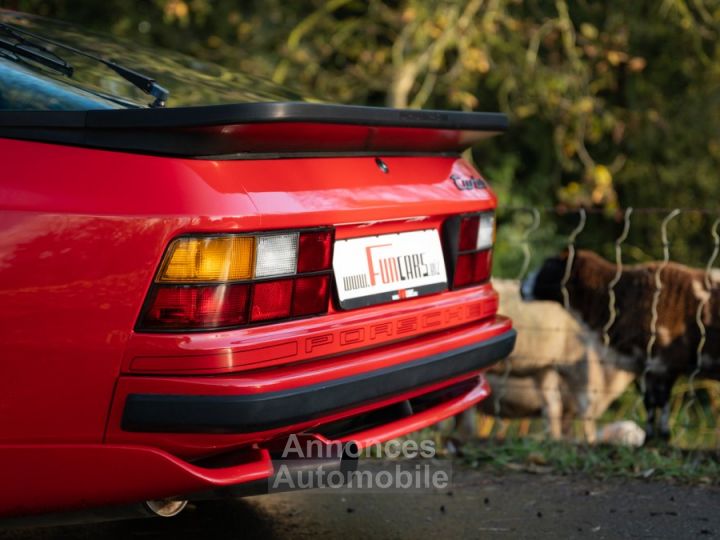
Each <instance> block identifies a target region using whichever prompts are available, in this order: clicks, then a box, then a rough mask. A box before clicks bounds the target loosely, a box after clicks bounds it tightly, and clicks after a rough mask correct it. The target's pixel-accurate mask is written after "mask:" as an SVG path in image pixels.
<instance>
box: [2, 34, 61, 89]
mask: <svg viewBox="0 0 720 540" xmlns="http://www.w3.org/2000/svg"><path fill="white" fill-rule="evenodd" d="M0 27H2V29H3V30H4V31H5V32H6V33H7V34H9V35H10V36H11V38H12V39H7V38H5V37H2V36H0V49H2V50H3V51H4V52H9V53H12V56H14V57H15V58H29V59H30V60H32V61H33V62H37V63H38V64H42V65H43V66H45V67H49V68H51V69H54V70H55V71H59V72H60V73H62V74H64V75H67V76H68V77H72V74H73V67H72V65H70V63H68V62H66V61H65V60H63V59H62V58H60V57H59V56H58V55H57V54H55V53H53V52H52V51H50V50H48V49H46V48H45V47H43V46H42V45H38V44H35V43H31V42H29V41H28V40H26V39H25V38H24V37H22V36H21V35H20V34H18V33H17V32H14V31H13V30H12V29H10V28H6V27H5V25H3V24H2V23H0ZM5 56H8V57H11V56H10V55H5Z"/></svg>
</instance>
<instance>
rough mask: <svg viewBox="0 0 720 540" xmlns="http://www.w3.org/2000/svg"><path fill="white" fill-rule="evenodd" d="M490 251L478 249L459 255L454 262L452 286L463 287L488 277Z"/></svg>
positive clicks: (490, 259) (490, 264) (490, 261)
mask: <svg viewBox="0 0 720 540" xmlns="http://www.w3.org/2000/svg"><path fill="white" fill-rule="evenodd" d="M491 269H492V252H491V251H490V250H486V251H478V252H477V253H466V254H464V255H459V256H458V258H457V263H456V264H455V276H454V278H453V287H464V286H466V285H473V284H476V283H482V282H483V281H487V280H488V279H490V271H491Z"/></svg>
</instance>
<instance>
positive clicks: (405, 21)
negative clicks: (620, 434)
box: [0, 0, 720, 448]
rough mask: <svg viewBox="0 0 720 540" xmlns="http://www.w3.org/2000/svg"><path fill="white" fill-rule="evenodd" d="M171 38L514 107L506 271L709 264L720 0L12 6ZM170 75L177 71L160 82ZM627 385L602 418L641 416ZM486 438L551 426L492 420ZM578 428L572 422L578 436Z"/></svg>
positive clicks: (255, 64) (680, 424) (250, 69)
mask: <svg viewBox="0 0 720 540" xmlns="http://www.w3.org/2000/svg"><path fill="white" fill-rule="evenodd" d="M0 5H2V6H3V7H6V8H10V9H17V10H21V11H27V12H30V13H35V14H38V15H42V16H47V17H52V18H58V19H62V20H65V21H69V22H72V23H76V24H77V25H78V26H80V27H81V28H83V29H88V30H93V31H100V32H105V33H111V34H113V35H115V36H117V37H119V38H124V39H127V40H129V41H132V42H134V43H141V44H150V45H154V46H160V47H164V48H167V49H171V50H173V51H178V52H183V53H187V54H190V55H192V56H195V57H198V58H201V59H203V60H207V61H211V62H215V63H218V64H220V65H222V66H225V67H226V68H228V69H230V70H233V71H240V72H244V73H246V74H250V75H253V76H260V77H264V78H267V79H270V80H272V81H274V82H276V83H278V84H281V85H285V86H288V87H290V88H294V89H297V90H298V91H299V92H300V93H301V94H303V95H308V96H315V97H316V98H318V99H321V100H324V101H332V102H341V103H355V104H367V105H387V106H394V107H411V108H435V109H455V110H465V111H501V112H503V113H506V114H507V115H508V116H509V117H510V125H511V127H510V130H509V131H508V133H506V134H505V135H503V136H500V137H496V138H495V139H493V140H490V141H488V142H485V143H483V144H481V145H479V146H478V147H477V148H475V149H473V150H472V154H468V155H467V157H468V158H469V159H472V160H473V162H474V163H475V164H476V166H477V167H478V169H479V170H480V171H481V173H482V174H483V175H484V176H485V177H486V178H488V179H489V180H490V182H491V184H492V186H493V187H494V189H495V190H496V192H497V194H498V196H499V198H500V209H499V211H498V219H499V231H498V245H497V250H496V258H495V261H494V273H495V275H496V276H497V277H500V278H515V279H517V278H521V277H523V275H525V273H526V272H527V270H528V269H530V268H533V267H534V266H536V265H537V264H538V263H539V262H540V261H541V260H542V259H543V258H544V257H545V256H547V255H549V254H551V253H555V252H557V251H558V250H559V249H561V248H563V247H564V246H565V245H567V243H568V241H569V239H570V236H571V233H572V231H573V230H574V229H576V227H577V226H578V225H579V224H580V222H581V219H580V213H579V209H580V208H584V209H586V211H587V222H586V223H585V224H584V227H582V230H581V231H580V230H579V229H578V230H576V232H577V233H578V234H577V238H576V244H577V246H578V247H581V248H588V249H593V250H595V251H598V252H600V253H602V254H603V255H604V256H605V257H607V258H609V259H611V260H614V258H615V243H616V240H617V239H618V237H620V236H621V233H622V231H623V228H624V226H625V225H626V222H625V221H624V219H623V218H624V216H625V215H626V212H625V211H626V209H627V208H629V207H632V208H634V209H635V211H634V213H633V214H632V217H631V220H630V222H629V224H628V225H629V228H628V231H627V233H628V234H627V239H626V240H625V241H624V242H623V243H622V246H621V249H622V258H623V261H624V262H625V263H632V262H642V261H648V260H657V259H661V258H662V257H663V242H662V238H661V230H660V227H661V222H662V220H663V219H664V218H665V217H666V216H667V215H668V213H669V212H670V211H671V210H672V209H674V208H681V209H682V212H681V213H680V215H679V216H677V217H676V218H674V219H673V220H672V222H671V223H669V224H668V230H667V234H668V241H669V249H670V258H671V259H672V260H676V261H679V262H683V263H685V264H688V265H691V266H695V267H705V266H706V264H707V263H708V261H710V260H711V258H712V255H713V250H714V248H715V239H714V237H713V234H712V227H713V224H714V223H715V220H716V218H717V217H718V212H719V207H718V201H719V200H720V198H719V197H718V195H720V182H719V181H718V169H719V165H720V130H719V126H720V122H719V120H720V107H719V105H720V47H719V41H718V36H719V34H720V1H718V0H635V1H627V0H622V1H621V0H606V1H603V2H591V1H585V0H574V1H572V2H570V1H566V0H527V1H521V0H456V1H450V0H443V1H441V0H405V1H393V0H370V1H360V0H328V1H321V0H295V1H292V2H288V1H283V0H262V1H259V0H258V1H244V2H239V1H237V0H216V1H210V0H141V1H134V2H127V1H125V0H105V1H103V2H96V1H86V0H80V1H79V0H72V1H71V0H57V1H54V2H48V1H43V0H5V1H2V0H0ZM160 82H161V83H162V81H160ZM690 390H695V388H690V387H689V386H688V384H687V382H683V383H682V384H679V385H676V391H675V394H674V400H675V401H674V403H673V418H674V421H673V426H674V428H673V429H674V437H675V442H677V443H678V444H679V445H680V446H684V447H690V448H693V447H703V448H707V447H712V448H716V447H717V445H718V441H719V440H720V439H719V438H718V428H717V426H716V421H715V418H716V417H717V412H718V410H720V386H719V385H718V384H717V383H714V382H707V381H706V382H703V383H702V384H698V386H697V393H694V392H691V393H692V400H689V398H688V392H689V391H690ZM638 399H639V397H638V394H637V392H636V390H635V386H634V384H629V386H628V387H627V390H626V391H625V393H623V394H622V396H620V399H619V400H617V401H615V402H614V403H612V404H611V405H610V406H609V408H608V409H607V410H605V411H603V412H602V415H601V418H600V417H599V418H598V419H602V420H603V422H612V421H615V420H620V419H627V418H633V419H635V420H637V421H638V422H642V421H643V418H644V417H643V414H644V413H643V411H642V407H638V406H637V403H638ZM482 422H483V420H482V418H481V419H480V425H479V428H480V430H481V432H483V433H484V434H485V435H487V436H501V437H506V436H511V435H513V434H519V435H523V436H524V435H527V434H528V433H532V432H533V430H535V431H536V432H542V433H546V432H547V427H543V426H546V424H542V423H538V424H537V426H536V427H535V428H533V426H535V424H527V423H526V424H508V423H505V424H499V423H497V422H496V423H491V425H490V427H488V425H489V424H487V422H486V423H485V424H483V423H482ZM580 430H581V428H580V427H579V426H576V427H575V428H574V430H573V428H571V429H570V431H571V434H572V433H574V434H575V435H576V436H579V433H580Z"/></svg>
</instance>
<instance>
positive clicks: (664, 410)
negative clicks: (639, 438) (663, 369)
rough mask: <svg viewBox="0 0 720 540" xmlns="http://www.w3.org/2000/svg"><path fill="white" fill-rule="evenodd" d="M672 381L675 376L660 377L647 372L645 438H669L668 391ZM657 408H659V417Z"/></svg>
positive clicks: (670, 388)
mask: <svg viewBox="0 0 720 540" xmlns="http://www.w3.org/2000/svg"><path fill="white" fill-rule="evenodd" d="M674 382H675V377H670V376H662V377H660V376H657V375H653V374H651V373H649V374H648V375H647V377H646V386H645V396H644V402H645V409H646V410H647V427H646V429H645V434H646V438H647V439H656V438H657V439H660V440H664V441H667V440H670V392H671V390H672V387H673V383H674ZM658 409H661V414H660V418H659V419H658V417H657V410H658ZM658 420H659V421H658ZM658 424H659V425H658Z"/></svg>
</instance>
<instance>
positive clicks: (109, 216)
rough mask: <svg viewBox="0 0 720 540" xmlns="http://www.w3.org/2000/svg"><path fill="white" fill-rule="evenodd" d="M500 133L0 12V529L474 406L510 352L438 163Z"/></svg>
mask: <svg viewBox="0 0 720 540" xmlns="http://www.w3.org/2000/svg"><path fill="white" fill-rule="evenodd" d="M111 58H112V59H113V60H110V59H111ZM149 74H152V76H150V75H149ZM506 124H507V120H506V118H505V117H504V116H503V115H501V114H495V113H464V112H446V111H420V110H394V109H387V108H373V107H359V106H339V105H330V104H324V103H320V102H317V101H312V100H307V99H305V100H303V99H302V98H300V97H298V96H294V95H293V94H291V93H288V92H287V91H285V90H283V89H279V88H277V87H275V86H273V85H271V84H269V83H268V82H265V81H262V80H256V79H254V78H252V77H249V76H247V75H243V74H237V73H232V72H229V71H227V70H224V69H223V68H220V67H218V66H214V65H209V64H205V63H202V62H198V61H196V60H194V59H189V58H186V57H183V56H181V55H177V54H175V53H171V52H165V51H157V50H149V49H145V48H141V47H138V46H135V45H133V44H131V43H123V42H117V41H113V40H111V39H108V38H105V37H102V36H97V35H93V34H91V33H88V32H85V31H80V30H78V29H77V28H73V27H72V26H67V25H64V24H60V23H54V22H51V21H47V20H44V19H38V18H34V17H30V16H26V15H21V14H18V13H15V12H9V11H0V162H1V163H2V174H1V176H0V231H1V232H2V234H1V235H0V479H1V483H0V485H1V487H2V489H1V490H0V515H1V516H17V515H27V514H38V513H48V512H60V511H67V510H77V509H82V508H89V507H99V506H112V505H126V504H130V503H136V502H142V501H162V500H166V499H171V500H183V499H192V498H193V497H194V496H197V494H204V495H207V494H208V493H213V494H220V495H237V494H242V493H250V492H254V491H255V489H254V487H257V486H261V485H262V484H263V483H266V482H267V479H268V478H269V477H271V475H272V474H273V462H272V454H273V451H274V449H277V448H278V447H281V446H282V444H283V441H285V440H286V439H287V438H288V437H289V436H290V435H291V434H303V436H304V437H311V438H316V439H318V440H320V441H322V442H323V443H324V444H329V443H331V442H333V441H348V442H349V441H352V442H353V443H354V444H356V445H357V446H358V447H360V448H362V447H365V446H367V445H370V444H374V443H377V442H379V441H385V440H388V439H391V438H394V437H397V436H400V435H404V434H406V433H408V432H411V431H414V430H417V429H419V428H422V427H425V426H428V425H430V424H433V423H435V422H438V421H439V420H441V419H444V418H446V417H449V416H452V415H455V414H457V413H459V412H460V411H462V410H464V409H466V408H468V407H470V406H472V405H474V404H475V403H477V402H478V401H480V400H482V399H483V398H485V397H486V396H487V394H488V387H487V384H486V382H485V380H484V378H483V375H482V372H483V369H484V368H485V367H487V366H488V365H490V364H492V363H493V362H496V361H498V360H499V359H501V358H503V357H505V356H506V355H508V354H509V353H510V351H511V349H512V347H513V344H514V339H515V334H514V331H513V329H512V325H511V322H510V321H509V320H508V319H507V318H504V317H502V316H499V315H497V313H496V312H497V306H498V299H497V294H496V293H495V292H494V291H493V289H492V286H491V285H490V282H489V277H490V268H491V259H492V248H493V242H494V235H495V220H494V209H495V206H496V197H495V195H494V194H493V192H492V191H491V189H490V187H489V186H488V184H487V183H486V181H485V179H484V178H483V177H482V176H481V175H480V174H479V173H478V171H476V170H475V169H474V168H473V167H472V166H471V165H470V164H469V163H468V162H466V161H465V160H463V159H462V158H461V157H460V152H461V151H462V150H463V149H465V148H467V147H468V146H470V145H471V144H473V143H474V142H476V141H479V140H481V139H483V138H486V137H488V136H491V135H493V134H496V133H498V132H501V131H503V130H504V129H505V127H506ZM150 506H151V507H152V508H155V509H158V508H161V512H162V508H163V507H162V504H161V503H158V502H151V503H150ZM175 507H176V506H173V508H175Z"/></svg>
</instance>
